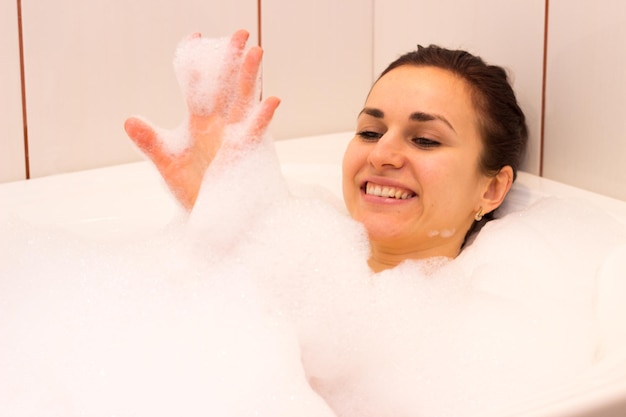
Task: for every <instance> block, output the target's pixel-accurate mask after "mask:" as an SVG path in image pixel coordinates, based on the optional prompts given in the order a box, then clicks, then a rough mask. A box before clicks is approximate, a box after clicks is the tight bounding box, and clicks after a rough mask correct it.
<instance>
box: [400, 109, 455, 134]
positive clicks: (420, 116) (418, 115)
mask: <svg viewBox="0 0 626 417" xmlns="http://www.w3.org/2000/svg"><path fill="white" fill-rule="evenodd" d="M409 120H414V121H416V122H432V121H434V120H439V121H442V122H444V123H445V124H446V125H447V126H448V127H449V128H450V129H452V131H453V132H455V133H456V130H454V127H453V126H452V123H450V122H449V121H448V119H446V118H445V117H443V116H441V115H439V114H431V113H424V112H421V111H416V112H414V113H411V115H410V116H409Z"/></svg>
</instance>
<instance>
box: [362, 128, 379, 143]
mask: <svg viewBox="0 0 626 417" xmlns="http://www.w3.org/2000/svg"><path fill="white" fill-rule="evenodd" d="M357 136H359V137H360V138H361V139H364V140H368V141H375V140H378V139H380V138H381V137H382V136H383V134H382V133H378V132H374V131H371V130H362V131H360V132H358V133H357Z"/></svg>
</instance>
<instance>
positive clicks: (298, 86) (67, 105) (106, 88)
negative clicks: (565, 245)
mask: <svg viewBox="0 0 626 417" xmlns="http://www.w3.org/2000/svg"><path fill="white" fill-rule="evenodd" d="M21 1H22V8H23V25H24V46H25V62H24V63H25V71H26V99H27V112H28V128H29V140H30V144H29V145H30V165H31V174H32V176H33V177H38V176H42V175H48V174H52V173H57V172H66V171H73V170H79V169H85V168H92V167H97V166H103V165H111V164H116V163H121V162H126V161H131V160H136V159H138V158H139V154H138V153H137V152H136V151H135V149H134V148H133V147H132V146H131V144H130V141H129V140H128V139H127V138H126V136H125V134H124V131H123V129H122V125H123V122H124V119H125V118H126V117H127V116H129V115H133V114H140V115H143V116H146V117H148V118H149V119H151V120H153V121H154V122H156V123H158V124H160V125H162V126H164V127H175V126H177V125H178V124H179V123H180V121H181V119H182V117H183V114H184V104H183V102H182V99H181V97H180V94H179V91H178V87H177V85H176V81H175V78H174V74H173V71H172V67H171V60H172V54H173V51H174V49H175V46H176V43H177V42H178V40H179V39H180V38H181V37H183V36H184V35H186V34H188V33H190V32H192V31H201V32H203V33H204V34H206V35H209V36H218V35H226V34H229V33H230V32H232V31H233V30H234V29H236V28H247V29H249V30H250V32H251V33H252V34H253V36H252V39H251V43H255V42H256V41H257V39H256V37H255V35H256V33H257V31H258V28H257V22H258V17H259V16H258V11H259V6H260V10H261V23H262V26H261V35H262V44H263V46H264V48H265V50H266V55H265V62H264V73H265V80H264V92H265V94H268V95H270V94H271V95H277V96H279V97H281V98H282V100H283V102H282V105H281V107H280V108H279V110H278V113H277V115H276V117H275V120H274V123H273V125H272V132H273V134H274V137H276V138H277V139H282V138H286V137H294V136H305V135H313V134H322V133H328V132H334V131H345V130H350V129H352V128H353V126H354V121H355V117H356V113H357V112H358V111H359V109H360V107H361V106H362V103H363V101H364V99H365V95H366V94H367V91H368V90H369V87H370V85H371V83H372V82H373V80H374V78H375V76H376V74H378V73H379V72H380V71H381V70H382V69H383V68H384V67H385V66H386V64H387V63H388V62H390V61H391V60H393V59H394V58H395V57H397V56H398V55H399V54H401V53H403V52H406V51H407V50H409V49H412V48H414V47H415V45H416V44H417V43H421V44H429V43H437V44H440V45H443V46H446V47H451V48H463V49H467V50H469V51H471V52H473V53H476V54H479V55H481V56H482V57H483V58H485V59H486V60H487V61H488V62H493V63H496V64H498V65H502V66H505V67H506V68H508V69H509V70H510V73H511V74H512V76H513V79H514V87H515V89H516V92H517V94H518V97H519V100H520V102H521V104H522V107H523V108H524V110H525V112H526V114H527V116H528V122H529V127H530V135H531V143H530V147H529V153H528V156H527V160H526V163H525V166H524V168H525V169H526V170H528V171H530V172H533V173H538V172H539V167H540V155H541V149H540V120H541V111H542V108H541V106H542V104H541V96H542V76H543V68H542V66H543V62H542V59H543V40H544V20H545V15H544V14H545V13H544V12H545V7H546V0H473V1H461V0H441V1H438V2H431V1H426V0H343V1H335V0H317V1H304V0H294V1H290V2H286V1H282V0H261V1H258V0H257V1H255V0H235V1H230V2H224V1H221V0H207V1H203V2H199V1H195V0H181V1H180V2H168V1H165V0H162V1H161V0H160V1H156V2H155V1H148V0H137V1H132V2H127V1H125V0H110V1H107V2H103V1H98V0H85V1H81V2H76V1H72V0H57V1H55V2H44V1H35V0H21ZM549 5H550V9H549V26H548V27H549V30H548V63H547V64H548V71H547V90H546V105H547V107H546V111H545V121H546V123H545V135H544V149H543V151H544V154H543V155H544V160H543V172H544V174H545V175H546V176H547V177H549V178H552V179H556V180H559V181H562V182H565V183H569V184H573V185H576V186H579V187H582V188H587V189H590V190H593V191H597V192H601V193H605V194H608V195H612V196H615V197H618V198H622V199H626V186H625V185H624V184H626V168H625V167H626V139H625V138H624V137H625V136H626V124H625V123H626V121H625V120H626V118H624V117H622V115H621V112H622V108H623V102H624V99H626V80H625V78H626V75H624V74H626V71H625V70H624V69H626V52H625V51H626V29H624V28H625V27H626V6H625V5H624V3H623V2H622V1H621V0H601V1H595V2H590V1H583V0H577V1H570V0H551V1H550V2H549ZM0 23H2V24H1V25H0V35H1V37H0V47H1V48H2V49H1V52H2V57H3V59H2V60H1V61H0V69H1V70H2V77H0V87H1V88H2V90H1V91H2V94H0V106H2V107H1V108H0V126H2V127H1V128H0V133H1V136H0V146H1V148H0V181H8V180H12V179H19V178H24V155H23V148H24V146H23V142H22V137H23V132H22V120H21V95H20V85H19V67H18V63H19V61H18V47H17V19H16V2H15V1H13V0H0Z"/></svg>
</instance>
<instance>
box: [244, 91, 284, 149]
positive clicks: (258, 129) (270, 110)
mask: <svg viewBox="0 0 626 417" xmlns="http://www.w3.org/2000/svg"><path fill="white" fill-rule="evenodd" d="M279 105H280V99H279V98H278V97H268V98H266V99H265V100H263V102H262V103H261V105H260V106H259V108H258V109H257V111H256V114H255V115H254V117H253V119H252V122H251V124H250V128H249V131H248V135H249V137H251V138H254V139H256V140H261V138H262V136H263V133H265V130H266V129H267V127H268V126H269V124H270V122H271V121H272V118H273V117H274V112H275V111H276V109H277V108H278V106H279Z"/></svg>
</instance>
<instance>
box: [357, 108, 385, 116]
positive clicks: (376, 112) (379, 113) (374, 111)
mask: <svg viewBox="0 0 626 417" xmlns="http://www.w3.org/2000/svg"><path fill="white" fill-rule="evenodd" d="M363 113H365V114H367V115H369V116H372V117H375V118H377V119H382V118H384V117H385V113H383V111H382V110H378V109H375V108H372V107H365V108H363V110H361V112H360V113H359V116H360V115H362V114H363Z"/></svg>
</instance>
